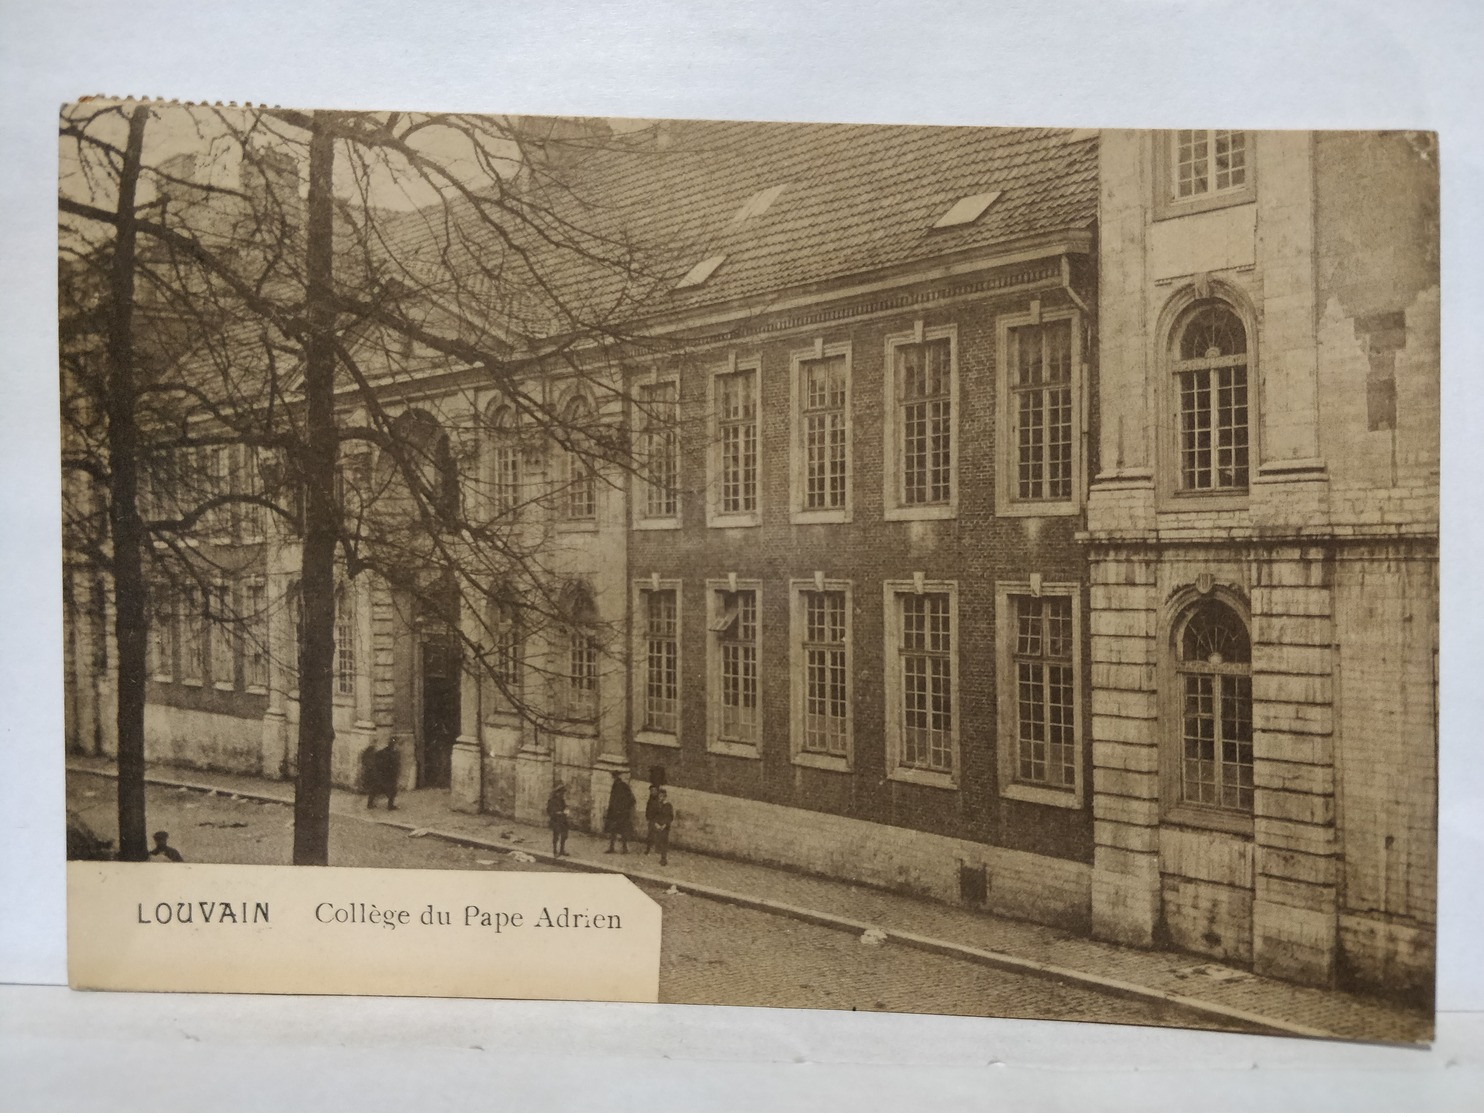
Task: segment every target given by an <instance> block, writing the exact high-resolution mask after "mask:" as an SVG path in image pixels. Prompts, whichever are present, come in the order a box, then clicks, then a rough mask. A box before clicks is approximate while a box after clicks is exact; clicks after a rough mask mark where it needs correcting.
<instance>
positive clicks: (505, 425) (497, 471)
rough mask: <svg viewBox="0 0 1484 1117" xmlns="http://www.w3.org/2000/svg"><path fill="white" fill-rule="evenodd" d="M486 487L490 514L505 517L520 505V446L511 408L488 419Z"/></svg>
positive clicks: (496, 411)
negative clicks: (490, 506) (489, 495)
mask: <svg viewBox="0 0 1484 1117" xmlns="http://www.w3.org/2000/svg"><path fill="white" fill-rule="evenodd" d="M487 460H488V469H489V487H490V494H491V498H492V501H491V503H492V504H493V506H494V511H495V512H496V513H497V514H499V515H508V514H510V513H512V512H514V511H515V510H516V509H518V508H519V507H520V503H521V483H522V477H521V444H520V429H519V424H518V421H517V417H516V413H515V409H514V408H513V407H499V408H496V409H495V411H494V413H493V414H492V415H491V416H490V440H489V454H488V459H487Z"/></svg>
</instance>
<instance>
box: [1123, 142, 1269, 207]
mask: <svg viewBox="0 0 1484 1117" xmlns="http://www.w3.org/2000/svg"><path fill="white" fill-rule="evenodd" d="M1246 139H1247V146H1246V157H1247V163H1246V167H1247V181H1246V182H1245V183H1244V184H1243V185H1242V186H1238V187H1232V188H1230V189H1227V190H1208V191H1207V192H1205V193H1203V194H1197V195H1195V196H1193V197H1189V198H1176V197H1175V174H1174V170H1175V158H1176V155H1177V145H1176V130H1175V129H1169V130H1162V131H1155V132H1152V133H1151V134H1150V139H1149V142H1150V143H1151V144H1152V146H1153V149H1152V151H1151V159H1152V163H1153V166H1154V174H1153V176H1152V177H1153V180H1154V198H1153V199H1152V200H1153V203H1154V213H1153V216H1154V220H1155V221H1164V220H1167V219H1169V218H1175V217H1185V216H1186V215H1188V214H1192V213H1205V212H1206V211H1207V210H1213V209H1225V208H1226V207H1227V206H1239V205H1245V204H1247V203H1249V202H1252V201H1254V200H1256V198H1257V158H1256V157H1257V133H1256V132H1254V131H1251V130H1246Z"/></svg>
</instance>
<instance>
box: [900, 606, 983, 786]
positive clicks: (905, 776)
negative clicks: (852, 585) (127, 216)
mask: <svg viewBox="0 0 1484 1117" xmlns="http://www.w3.org/2000/svg"><path fill="white" fill-rule="evenodd" d="M881 589H882V606H883V611H882V620H883V624H882V630H883V636H884V640H883V644H884V657H883V664H884V670H883V675H884V678H883V680H882V682H883V684H884V685H883V687H882V691H883V693H884V699H885V701H884V706H885V719H884V733H885V740H886V767H887V772H886V775H887V778H888V779H892V780H897V781H899V782H902V783H916V784H922V785H924V786H927V787H937V788H942V789H944V790H948V791H955V790H957V789H958V787H959V786H960V776H961V771H962V755H963V754H962V749H961V747H960V740H961V737H960V735H961V732H962V722H963V719H962V718H961V717H960V715H959V706H960V699H959V692H960V690H961V687H960V685H959V681H960V673H959V671H960V669H959V627H960V625H959V613H958V582H957V580H944V581H930V580H928V579H925V578H917V577H914V578H912V579H911V580H910V581H886V582H883V583H882V585H881ZM928 593H945V594H947V595H948V616H949V624H950V628H949V651H948V662H949V671H950V675H949V680H950V685H949V698H950V713H949V716H950V718H951V721H952V729H951V732H950V738H949V751H950V755H951V763H952V767H951V770H950V771H947V772H936V771H929V770H927V769H923V768H909V767H907V766H906V765H905V764H903V763H902V750H903V745H904V742H903V740H902V730H903V727H902V706H903V702H904V696H903V693H902V690H903V687H902V676H901V670H900V662H901V645H902V612H901V608H900V599H901V598H902V597H905V596H911V595H915V594H928Z"/></svg>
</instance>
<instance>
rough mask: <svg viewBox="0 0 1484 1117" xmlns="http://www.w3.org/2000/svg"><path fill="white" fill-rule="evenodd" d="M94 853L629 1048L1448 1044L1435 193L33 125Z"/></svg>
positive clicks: (954, 138) (70, 670)
mask: <svg viewBox="0 0 1484 1117" xmlns="http://www.w3.org/2000/svg"><path fill="white" fill-rule="evenodd" d="M59 142H60V149H59V153H60V171H59V180H58V181H59V196H58V211H59V231H58V281H59V291H58V307H59V338H60V353H61V369H60V393H61V396H60V398H61V416H60V418H61V428H60V429H61V449H62V460H61V491H62V530H63V559H64V571H63V576H64V578H63V606H64V616H63V618H62V627H63V634H64V641H65V643H64V651H65V672H64V677H65V705H66V710H65V715H66V721H65V724H66V749H65V754H66V755H65V763H66V803H67V815H66V827H67V835H66V837H67V856H68V858H69V859H71V860H73V861H93V860H96V861H110V860H117V861H128V862H145V861H153V862H157V863H161V864H164V863H176V862H181V863H189V864H229V865H263V866H304V867H310V866H336V867H342V868H364V869H427V870H448V869H457V870H467V871H479V872H522V873H527V872H529V873H561V874H573V873H602V874H613V873H617V874H622V875H624V876H626V877H628V878H629V879H630V880H631V881H633V883H634V884H636V885H638V886H639V887H640V888H641V889H642V890H643V891H644V892H645V893H646V894H648V895H649V896H650V897H651V898H652V899H653V900H654V901H655V902H656V903H658V904H659V906H660V908H661V912H662V924H661V933H662V948H661V954H660V971H659V999H660V1000H661V1001H664V1002H669V1003H685V1004H707V1005H748V1006H767V1007H778V1008H812V1009H837V1010H841V1009H843V1010H852V1009H853V1010H859V1011H862V1012H865V1011H882V1012H894V1013H932V1014H947V1015H961V1016H993V1017H1023V1018H1038V1019H1052V1020H1075V1021H1093V1022H1100V1023H1122V1024H1141V1025H1156V1026H1165V1027H1176V1028H1193V1029H1216V1030H1223V1031H1235V1032H1249V1033H1257V1034H1263V1035H1282V1036H1295V1037H1312V1038H1331V1039H1334V1038H1340V1039H1347V1040H1361V1041H1369V1042H1376V1043H1387V1044H1423V1043H1427V1042H1428V1041H1429V1040H1430V1039H1431V1038H1432V1036H1433V1026H1434V1017H1433V1006H1434V999H1435V970H1436V940H1437V846H1438V840H1437V834H1438V777H1437V771H1438V768H1437V765H1438V718H1439V705H1438V664H1439V588H1438V573H1439V571H1438V553H1439V471H1440V470H1439V462H1440V456H1439V440H1440V415H1439V398H1440V334H1439V329H1440V324H1439V298H1440V295H1439V292H1440V272H1439V244H1440V234H1439V180H1438V159H1439V144H1438V138H1437V136H1436V134H1434V133H1431V132H1419V131H1403V130H1393V131H1300V130H1291V131H1275V130H1260V129H1259V130H1246V131H1244V130H1239V129H1225V130H1223V129H1203V128H1180V129H1171V130H1167V131H1151V130H1125V129H1091V128H1079V129H1068V128H1058V127H1026V126H1016V127H968V126H933V125H925V124H912V125H903V124H892V125H888V124H829V123H782V122H749V121H707V120H680V119H634V118H610V117H596V116H595V117H555V116H530V115H477V114H468V113H447V114H440V113H434V112H424V111H416V112H398V111H350V110H333V111H332V110H296V109H286V108H281V107H267V106H253V105H224V104H215V105H208V104H193V103H187V102H174V101H163V100H161V101H151V100H110V99H100V98H94V99H84V100H81V101H79V102H76V103H72V104H68V105H67V106H65V107H64V108H63V109H62V111H61V114H60V131H59Z"/></svg>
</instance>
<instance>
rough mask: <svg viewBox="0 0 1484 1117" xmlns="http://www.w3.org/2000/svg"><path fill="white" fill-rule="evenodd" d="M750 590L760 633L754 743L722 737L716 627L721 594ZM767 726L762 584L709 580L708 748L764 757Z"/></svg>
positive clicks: (756, 647) (755, 641)
mask: <svg viewBox="0 0 1484 1117" xmlns="http://www.w3.org/2000/svg"><path fill="white" fill-rule="evenodd" d="M734 589H735V590H751V591H752V593H753V594H754V595H755V597H754V600H755V601H756V602H757V634H756V636H755V637H754V639H753V647H754V651H755V662H756V665H757V740H756V741H753V742H746V741H731V740H723V739H722V736H721V716H722V715H721V710H722V704H721V640H720V635H719V633H717V632H716V630H715V626H716V624H717V623H718V622H719V621H720V620H721V619H722V618H721V617H720V616H719V615H718V612H717V603H718V599H719V597H720V595H721V594H723V593H731V592H733V590H734ZM764 731H765V725H764V720H763V584H762V582H760V581H757V580H755V579H754V580H748V579H741V578H739V579H738V580H737V581H736V583H735V584H734V583H733V582H732V581H731V580H730V579H726V578H712V579H708V580H707V582H706V750H707V751H708V752H713V753H719V754H721V755H723V756H740V757H744V758H748V759H752V760H756V759H759V758H760V757H761V756H762V742H763V733H764Z"/></svg>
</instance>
